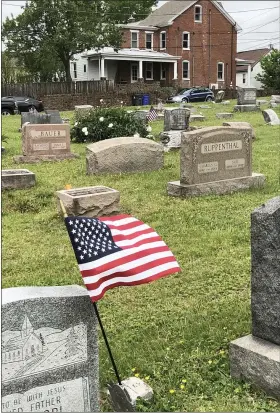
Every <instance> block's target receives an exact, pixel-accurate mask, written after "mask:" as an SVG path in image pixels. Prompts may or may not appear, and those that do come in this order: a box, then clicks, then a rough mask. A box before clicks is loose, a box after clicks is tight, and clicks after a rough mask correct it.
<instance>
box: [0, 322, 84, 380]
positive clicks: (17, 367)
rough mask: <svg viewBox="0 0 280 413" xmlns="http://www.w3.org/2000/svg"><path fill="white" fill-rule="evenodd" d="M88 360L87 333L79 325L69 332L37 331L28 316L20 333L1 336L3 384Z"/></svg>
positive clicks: (8, 333) (5, 333) (44, 329)
mask: <svg viewBox="0 0 280 413" xmlns="http://www.w3.org/2000/svg"><path fill="white" fill-rule="evenodd" d="M86 359H87V330H86V325H85V324H83V323H80V324H78V325H72V326H71V327H70V328H68V329H67V330H60V329H57V328H52V327H45V326H42V327H40V328H37V329H35V328H34V326H33V325H32V323H31V322H30V319H29V317H28V316H27V315H26V314H25V315H24V319H23V322H22V324H21V329H20V330H16V331H15V330H6V331H3V332H2V380H3V382H6V381H10V380H14V379H17V378H20V377H23V376H30V375H33V374H37V373H39V372H43V371H47V370H52V369H56V368H59V367H62V366H65V365H69V364H75V363H80V362H82V361H84V360H86Z"/></svg>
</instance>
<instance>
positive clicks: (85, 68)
mask: <svg viewBox="0 0 280 413" xmlns="http://www.w3.org/2000/svg"><path fill="white" fill-rule="evenodd" d="M86 71H87V65H84V73H86Z"/></svg>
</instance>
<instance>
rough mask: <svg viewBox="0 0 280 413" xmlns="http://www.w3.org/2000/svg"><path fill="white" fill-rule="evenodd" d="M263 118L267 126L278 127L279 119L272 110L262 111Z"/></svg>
mask: <svg viewBox="0 0 280 413" xmlns="http://www.w3.org/2000/svg"><path fill="white" fill-rule="evenodd" d="M262 114H263V118H264V120H265V122H266V123H268V124H269V125H280V119H279V118H278V115H277V113H276V112H274V110H273V109H266V110H263V111H262Z"/></svg>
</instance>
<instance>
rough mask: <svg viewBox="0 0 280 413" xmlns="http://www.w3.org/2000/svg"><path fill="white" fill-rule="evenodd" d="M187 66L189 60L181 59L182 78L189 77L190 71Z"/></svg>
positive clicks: (187, 78)
mask: <svg viewBox="0 0 280 413" xmlns="http://www.w3.org/2000/svg"><path fill="white" fill-rule="evenodd" d="M189 68H190V62H189V61H188V60H184V61H183V67H182V71H183V79H186V80H189V79H190V73H189Z"/></svg>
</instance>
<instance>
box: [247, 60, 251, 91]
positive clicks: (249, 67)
mask: <svg viewBox="0 0 280 413" xmlns="http://www.w3.org/2000/svg"><path fill="white" fill-rule="evenodd" d="M247 76H248V81H247V87H250V86H251V65H248V75H247Z"/></svg>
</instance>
